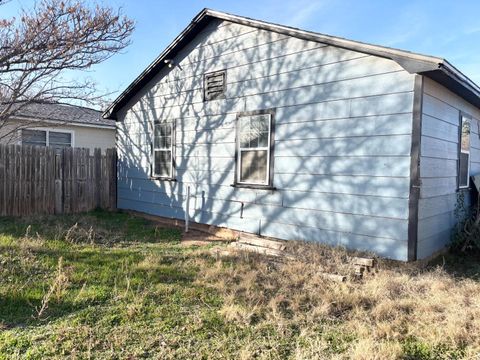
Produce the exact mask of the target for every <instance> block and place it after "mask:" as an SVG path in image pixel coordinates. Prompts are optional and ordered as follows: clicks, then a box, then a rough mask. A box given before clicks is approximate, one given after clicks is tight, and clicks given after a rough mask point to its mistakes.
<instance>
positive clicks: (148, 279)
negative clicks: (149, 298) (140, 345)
mask: <svg viewBox="0 0 480 360" xmlns="http://www.w3.org/2000/svg"><path fill="white" fill-rule="evenodd" d="M30 252H31V254H32V255H33V256H34V259H36V261H40V262H41V263H42V264H43V271H42V272H41V273H40V274H38V275H35V276H32V278H31V279H29V280H25V279H24V278H23V277H21V278H20V279H19V278H15V277H16V276H17V275H18V274H16V273H15V270H13V271H12V272H11V273H10V274H9V276H10V277H11V278H12V279H14V281H15V282H16V283H17V284H21V283H24V285H22V286H14V287H12V289H9V290H8V291H7V292H5V293H4V292H2V291H0V324H1V325H2V327H6V328H13V327H22V326H41V325H44V324H45V323H48V322H51V321H54V320H57V319H59V318H62V317H64V316H66V315H70V314H79V313H80V312H81V311H82V310H84V309H86V308H88V307H91V306H100V307H103V306H107V307H108V305H109V304H115V301H117V300H118V299H119V298H122V297H125V296H127V295H126V294H129V296H135V294H137V293H142V292H143V291H147V292H149V291H150V290H151V289H153V288H154V287H155V286H157V285H160V284H162V285H166V286H168V285H170V284H175V285H179V286H181V287H185V288H186V287H189V286H192V283H193V281H194V277H195V272H194V271H192V269H191V268H188V267H183V266H182V263H181V261H182V258H181V257H182V256H183V255H182V254H181V253H178V254H177V255H175V254H171V253H168V255H166V257H167V259H166V261H165V262H164V261H162V254H161V253H158V254H156V256H157V258H152V261H150V257H149V255H147V254H146V253H144V252H143V251H141V250H139V249H133V250H128V249H123V248H121V249H118V248H115V249H109V248H99V247H92V248H88V247H87V248H79V247H75V248H72V249H49V248H35V249H31V250H30ZM150 256H151V255H150ZM172 256H173V257H175V256H176V257H177V260H178V261H174V260H173V261H172ZM60 258H62V264H63V265H62V266H63V268H62V269H63V270H62V271H63V272H64V273H65V276H66V278H67V281H66V286H65V287H64V288H63V289H61V290H58V291H57V290H55V291H53V294H52V296H51V297H50V299H49V300H48V306H47V307H46V309H45V311H44V312H43V314H42V316H38V311H39V309H40V308H41V307H42V301H45V299H46V294H47V293H48V292H49V290H50V289H51V287H52V286H53V284H54V283H55V279H56V276H57V272H58V267H57V264H58V263H59V259H60ZM153 260H155V261H153ZM13 269H15V267H13ZM23 275H24V274H23V273H22V276H23Z"/></svg>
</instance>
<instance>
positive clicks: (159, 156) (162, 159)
mask: <svg viewBox="0 0 480 360" xmlns="http://www.w3.org/2000/svg"><path fill="white" fill-rule="evenodd" d="M171 159H172V152H171V151H170V150H156V151H155V164H154V174H155V175H157V176H171V174H170V169H171Z"/></svg>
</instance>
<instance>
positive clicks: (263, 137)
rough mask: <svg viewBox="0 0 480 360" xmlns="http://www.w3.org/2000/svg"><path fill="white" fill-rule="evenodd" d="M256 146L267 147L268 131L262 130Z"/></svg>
mask: <svg viewBox="0 0 480 360" xmlns="http://www.w3.org/2000/svg"><path fill="white" fill-rule="evenodd" d="M258 146H261V147H267V146H268V132H262V133H261V134H260V136H259V138H258Z"/></svg>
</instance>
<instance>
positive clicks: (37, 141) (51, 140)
mask: <svg viewBox="0 0 480 360" xmlns="http://www.w3.org/2000/svg"><path fill="white" fill-rule="evenodd" d="M0 143H9V144H28V145H37V146H54V147H60V148H61V147H82V148H89V149H90V151H91V153H93V149H95V148H101V149H102V152H105V149H108V148H114V147H115V122H114V121H112V120H108V119H103V118H102V116H101V112H99V111H97V110H94V109H89V108H85V107H80V106H73V105H63V104H52V103H32V104H28V105H27V106H25V107H23V108H22V109H20V110H19V111H18V112H17V113H16V114H15V116H14V117H13V118H12V119H10V120H9V121H8V123H7V124H6V125H5V126H2V127H1V128H0Z"/></svg>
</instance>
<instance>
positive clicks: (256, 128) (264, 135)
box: [239, 115, 270, 148]
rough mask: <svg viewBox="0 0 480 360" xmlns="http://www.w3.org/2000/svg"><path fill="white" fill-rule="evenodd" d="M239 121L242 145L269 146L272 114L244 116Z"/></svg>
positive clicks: (252, 146) (251, 146)
mask: <svg viewBox="0 0 480 360" xmlns="http://www.w3.org/2000/svg"><path fill="white" fill-rule="evenodd" d="M239 121H240V124H239V130H240V147H242V148H257V147H267V146H268V136H269V134H268V130H269V129H268V128H269V122H270V115H255V116H242V117H241V118H240V119H239Z"/></svg>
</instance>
